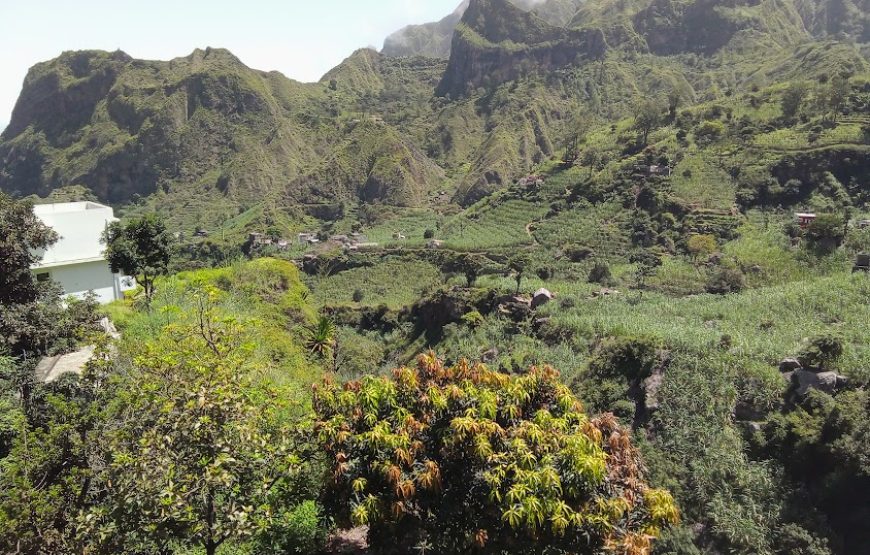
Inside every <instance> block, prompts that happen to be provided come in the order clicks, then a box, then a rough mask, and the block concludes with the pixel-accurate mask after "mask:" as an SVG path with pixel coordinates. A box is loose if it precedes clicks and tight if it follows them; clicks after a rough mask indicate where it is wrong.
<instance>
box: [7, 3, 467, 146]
mask: <svg viewBox="0 0 870 555" xmlns="http://www.w3.org/2000/svg"><path fill="white" fill-rule="evenodd" d="M459 2H460V0H313V1H311V2H305V1H299V0H284V1H280V0H171V1H170V0H111V1H110V0H0V52H2V55H0V129H2V128H3V127H5V125H6V124H7V123H8V122H9V119H10V115H11V113H12V108H13V106H14V105H15V100H16V99H17V98H18V93H19V92H20V91H21V83H22V82H23V80H24V76H25V74H26V73H27V70H28V68H30V66H32V65H33V64H35V63H37V62H40V61H44V60H48V59H51V58H54V57H55V56H57V55H58V54H60V53H61V52H62V51H64V50H80V49H87V48H96V49H103V50H116V49H119V48H120V49H121V50H123V51H125V52H127V53H128V54H130V55H131V56H133V57H136V58H146V59H158V60H168V59H171V58H176V57H179V56H186V55H187V54H189V53H190V52H191V51H192V50H193V49H194V48H197V47H199V48H204V47H206V46H212V47H223V48H228V49H229V50H231V51H232V52H233V53H234V54H235V55H236V56H238V57H239V58H240V59H241V60H242V61H243V62H244V63H245V64H247V65H249V66H251V67H253V68H256V69H261V70H278V71H280V72H282V73H284V74H285V75H287V76H288V77H291V78H294V79H298V80H302V81H316V80H318V79H319V78H320V77H321V76H322V75H323V74H324V73H326V71H328V70H329V69H331V68H332V67H334V66H336V65H337V64H338V63H339V62H341V61H342V60H343V59H344V58H345V57H347V56H348V55H349V54H350V53H351V52H353V51H354V50H355V49H357V48H360V47H365V46H375V47H377V48H378V49H380V47H381V46H382V44H383V40H384V38H386V36H387V35H388V34H390V33H391V32H393V31H395V30H397V29H399V28H400V27H403V26H405V25H407V24H410V23H423V22H426V21H434V20H437V19H440V18H442V17H444V16H445V15H447V14H449V13H450V12H451V11H453V9H454V8H455V7H456V6H457V5H458V4H459Z"/></svg>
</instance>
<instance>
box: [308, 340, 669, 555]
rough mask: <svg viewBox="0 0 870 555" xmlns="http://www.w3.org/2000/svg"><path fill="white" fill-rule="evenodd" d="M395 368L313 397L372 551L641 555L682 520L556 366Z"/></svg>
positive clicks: (618, 433) (623, 440)
mask: <svg viewBox="0 0 870 555" xmlns="http://www.w3.org/2000/svg"><path fill="white" fill-rule="evenodd" d="M393 374H394V379H388V378H367V379H365V380H364V381H363V382H362V383H357V384H348V385H347V386H345V387H343V388H342V387H339V386H337V385H335V384H333V383H326V384H324V386H323V387H321V388H318V389H317V390H316V392H315V400H314V404H315V410H316V411H317V416H318V422H317V424H316V426H317V429H318V430H319V432H320V437H321V441H322V442H323V444H324V445H325V446H326V449H327V455H328V458H329V459H330V460H331V463H330V464H331V467H332V469H333V471H334V472H333V477H334V485H333V488H334V498H335V500H336V502H337V504H338V506H339V511H340V513H339V514H341V515H342V517H343V518H344V519H347V520H352V521H353V522H354V523H356V524H358V525H361V524H367V525H369V527H370V528H369V541H370V543H371V545H372V546H373V547H374V548H376V549H383V548H385V547H386V548H389V549H396V548H397V547H398V548H399V549H402V548H404V549H419V548H423V547H426V548H428V549H433V550H435V551H437V552H439V553H459V552H463V551H467V550H468V549H475V548H476V549H479V550H484V551H486V552H510V551H515V550H517V549H523V550H529V551H531V552H532V553H544V552H548V553H550V552H552V553H573V552H576V551H578V550H592V551H600V550H602V549H605V548H606V549H609V550H621V551H624V552H628V553H640V552H643V551H644V550H648V549H649V546H650V542H651V540H652V539H653V538H655V537H656V536H657V535H658V534H660V532H661V529H662V527H663V526H667V525H669V524H673V523H675V522H676V521H677V519H678V516H677V508H676V506H675V505H674V503H673V499H672V498H671V497H670V495H669V494H668V493H667V492H664V491H659V490H653V489H649V488H648V487H647V486H646V485H645V484H644V483H643V477H642V476H641V475H640V466H639V464H638V463H639V461H638V460H637V451H636V450H635V449H634V448H633V447H632V446H631V443H630V441H629V438H628V434H627V433H626V432H625V431H624V430H622V429H620V428H619V427H618V425H617V424H616V422H615V421H614V420H613V418H612V417H603V418H601V419H599V420H589V419H588V417H587V416H586V415H585V414H584V413H583V411H582V408H581V405H580V403H579V401H577V399H576V398H574V396H573V395H572V394H571V392H570V391H569V390H568V388H567V387H565V386H564V385H561V384H560V383H559V382H558V381H557V379H556V378H557V373H556V372H555V371H554V370H553V369H551V368H543V369H536V368H532V369H530V371H529V372H528V374H526V375H525V376H522V377H511V376H509V375H507V374H499V373H496V372H493V371H490V370H488V369H487V368H486V367H485V366H483V365H478V366H472V365H470V364H469V363H467V362H464V361H463V362H460V363H459V364H458V365H456V366H454V367H449V368H448V367H444V366H443V365H442V363H441V361H439V360H438V359H437V358H436V357H435V355H434V354H433V353H430V354H428V355H422V356H421V357H420V359H419V361H418V366H417V369H411V368H399V369H396V370H395V371H394V372H393ZM613 465H618V468H616V467H614V466H613Z"/></svg>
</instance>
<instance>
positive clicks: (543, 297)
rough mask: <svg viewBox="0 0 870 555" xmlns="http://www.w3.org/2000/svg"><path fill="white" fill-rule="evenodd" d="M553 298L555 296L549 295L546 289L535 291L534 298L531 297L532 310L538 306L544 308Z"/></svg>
mask: <svg viewBox="0 0 870 555" xmlns="http://www.w3.org/2000/svg"><path fill="white" fill-rule="evenodd" d="M555 298H556V295H554V294H553V293H551V292H550V291H549V290H548V289H544V288H541V289H538V290H537V291H535V294H534V296H532V304H531V306H532V310H535V309H536V308H538V307H539V306H544V305H545V304H547V303H549V302H550V301H552V300H553V299H555Z"/></svg>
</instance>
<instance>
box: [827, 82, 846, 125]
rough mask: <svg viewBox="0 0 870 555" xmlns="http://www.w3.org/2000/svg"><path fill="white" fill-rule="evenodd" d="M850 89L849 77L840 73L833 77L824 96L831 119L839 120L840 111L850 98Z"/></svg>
mask: <svg viewBox="0 0 870 555" xmlns="http://www.w3.org/2000/svg"><path fill="white" fill-rule="evenodd" d="M850 90H851V87H850V85H849V79H848V78H847V77H843V76H842V75H838V76H836V77H834V78H833V79H831V84H830V86H829V87H828V90H827V91H826V93H825V96H824V101H825V105H826V107H827V109H828V114H829V116H830V118H831V121H837V119H838V118H839V116H840V113H841V112H842V111H843V107H845V105H846V101H847V100H848V99H849V91H850Z"/></svg>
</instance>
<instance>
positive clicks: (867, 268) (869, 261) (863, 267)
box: [852, 253, 870, 273]
mask: <svg viewBox="0 0 870 555" xmlns="http://www.w3.org/2000/svg"><path fill="white" fill-rule="evenodd" d="M852 272H853V273H854V272H868V273H870V254H868V253H861V254H859V255H858V256H856V257H855V266H854V267H853V268H852Z"/></svg>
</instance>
